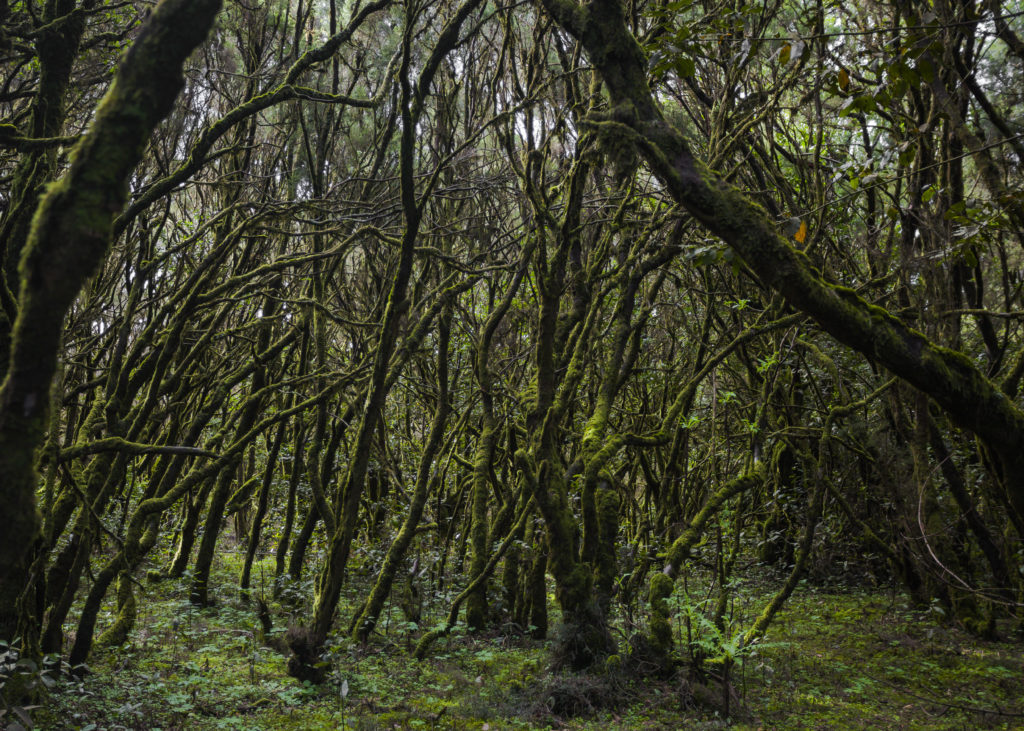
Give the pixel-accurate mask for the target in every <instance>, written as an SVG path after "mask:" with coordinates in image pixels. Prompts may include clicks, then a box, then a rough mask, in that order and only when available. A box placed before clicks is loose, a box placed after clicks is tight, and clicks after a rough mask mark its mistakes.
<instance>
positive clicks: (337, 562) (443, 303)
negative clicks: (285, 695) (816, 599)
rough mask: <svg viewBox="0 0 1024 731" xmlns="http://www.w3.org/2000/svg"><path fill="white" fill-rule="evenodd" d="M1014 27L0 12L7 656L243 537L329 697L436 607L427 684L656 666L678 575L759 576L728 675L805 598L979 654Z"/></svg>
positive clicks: (1017, 417)
mask: <svg viewBox="0 0 1024 731" xmlns="http://www.w3.org/2000/svg"><path fill="white" fill-rule="evenodd" d="M1022 12H1024V11H1022V10H1021V8H1020V4H1019V3H1016V2H1010V1H1008V0H1007V1H1006V2H1002V1H1001V0H990V1H987V2H979V3H975V2H959V3H949V2H946V1H945V0H936V1H935V2H932V3H923V4H920V3H919V4H913V3H903V2H893V3H887V2H857V3H838V2H829V3H826V2H823V1H822V0H813V1H810V0H792V1H789V2H781V0H778V1H775V0H765V1H764V2H761V3H754V2H744V1H743V0H735V1H729V2H718V1H717V0H706V1H705V0H671V1H666V0H631V1H630V2H622V0H590V2H587V3H583V4H580V3H577V2H576V1H575V0H540V1H539V2H535V3H501V2H494V1H493V0H486V1H485V0H405V1H404V2H395V1H392V0H374V1H373V2H369V3H365V2H363V0H350V2H338V1H337V0H294V1H293V0H287V1H285V0H260V1H256V2H248V3H247V2H241V1H235V0H233V1H231V2H227V3H225V4H224V5H223V7H221V3H220V2H219V0H198V1H196V2H186V1H185V0H160V2H159V3H158V4H156V5H155V6H150V5H149V4H146V3H131V2H126V3H96V2H76V0H46V2H42V3H38V2H34V1H32V0H30V1H28V2H3V3H0V49H2V62H0V63H2V69H3V86H2V87H0V177H2V180H3V184H2V186H0V266H2V270H3V271H2V277H0V305H2V307H0V377H2V378H3V381H2V387H0V500H2V504H3V505H4V506H5V508H4V528H3V530H0V639H8V640H10V639H14V638H15V637H18V638H20V639H21V642H22V645H23V651H24V652H25V653H26V654H28V655H35V656H39V655H42V654H45V653H62V654H65V655H66V656H67V658H68V660H69V662H70V664H71V665H72V666H75V665H79V664H81V663H84V662H86V661H87V660H88V659H89V657H90V655H91V653H93V651H94V649H95V648H96V647H97V646H118V645H120V644H121V643H122V642H124V641H125V639H126V638H127V637H129V635H130V633H131V632H132V630H133V626H134V623H135V621H136V616H137V611H138V601H139V594H140V592H143V591H144V589H143V588H142V587H141V586H140V585H139V582H138V580H139V577H141V576H142V575H143V574H144V573H145V572H146V571H148V572H149V573H150V575H151V576H152V577H153V578H157V577H160V578H169V579H176V580H179V581H186V582H187V585H188V596H189V600H190V602H191V603H192V604H194V605H196V606H207V605H209V604H211V603H212V602H213V601H214V596H215V595H216V594H217V593H218V592H224V591H225V587H222V586H216V585H215V584H214V582H213V579H212V577H213V573H212V572H213V569H214V566H215V563H216V561H217V560H218V551H219V550H221V549H222V548H223V547H224V546H225V545H228V544H230V545H237V546H239V547H240V550H241V551H242V552H243V554H244V560H243V562H242V568H241V570H240V575H239V576H238V577H237V591H238V592H240V596H241V597H242V598H244V599H246V600H249V599H253V600H254V601H256V602H257V603H259V604H260V605H261V606H262V607H263V610H262V611H263V612H266V611H267V610H266V597H264V596H262V595H261V596H258V597H257V596H256V595H255V594H254V590H253V581H254V578H253V577H254V570H256V567H259V566H263V565H264V563H261V562H265V563H266V565H267V566H270V567H272V574H273V580H272V582H271V584H272V590H273V594H274V596H275V597H276V598H278V599H280V600H282V601H286V602H287V603H289V606H291V608H292V609H291V612H290V614H291V618H292V624H293V626H292V628H291V629H290V630H289V632H288V637H287V649H286V653H287V655H288V670H289V673H290V674H292V675H294V676H295V677H297V678H299V679H305V680H312V681H316V682H319V681H322V680H323V679H324V677H325V673H326V670H327V666H326V665H325V663H324V662H322V657H323V653H324V651H325V647H326V646H327V645H328V644H329V642H330V638H331V637H332V636H334V637H337V636H340V635H348V636H351V637H353V638H355V639H356V640H357V641H358V642H360V643H367V642H373V640H374V637H375V633H377V632H378V630H379V627H378V623H379V620H380V618H381V615H382V612H383V611H384V608H385V606H386V605H387V604H388V602H389V601H391V602H395V603H401V605H402V606H403V608H404V609H405V610H406V612H407V616H408V617H409V619H410V621H413V622H419V616H420V615H419V610H418V606H419V605H421V604H422V592H424V591H428V590H432V591H437V590H439V589H440V587H451V588H452V589H453V592H452V594H451V595H450V602H448V605H447V612H446V615H447V616H446V618H445V619H444V620H443V621H441V622H440V624H437V625H436V626H434V627H432V628H430V629H427V628H423V629H422V630H421V629H420V628H419V627H417V633H416V637H415V643H414V646H411V647H410V651H411V652H412V653H413V655H414V656H415V657H416V658H419V659H423V658H426V657H428V656H429V655H430V653H431V652H432V647H433V646H434V644H435V643H436V641H437V640H438V639H439V638H441V637H443V636H445V635H447V634H448V633H450V632H451V631H452V630H453V629H454V628H456V627H458V626H461V625H463V624H464V625H465V626H466V627H468V628H469V629H470V630H473V631H478V632H484V631H489V630H492V629H494V628H496V627H501V626H514V627H516V628H517V629H518V631H520V632H522V633H524V634H529V635H532V636H533V637H535V638H544V637H547V636H548V635H549V633H550V636H551V640H552V641H551V648H552V660H553V666H554V667H555V668H567V669H572V670H577V671H588V672H595V671H601V672H604V671H606V670H607V669H608V668H609V667H611V666H610V665H609V662H610V661H609V658H613V659H614V660H612V661H611V662H612V665H615V666H616V667H618V665H617V663H621V664H624V666H626V667H628V668H629V669H630V671H631V672H637V673H646V674H653V675H662V676H664V675H666V674H671V673H672V672H675V670H676V669H677V668H678V667H680V666H681V665H684V664H699V663H700V662H701V658H700V656H699V654H695V653H694V651H693V650H692V648H687V647H680V646H678V642H677V639H675V638H674V637H673V632H672V629H671V627H670V623H669V608H668V604H667V601H668V599H669V598H670V596H672V595H673V592H678V591H679V588H678V586H677V582H678V580H679V579H680V578H681V577H685V576H686V575H687V573H688V572H689V571H690V569H691V567H692V566H696V565H703V566H704V567H705V568H706V569H707V571H708V572H709V574H708V575H709V576H710V577H711V581H712V584H713V586H714V592H715V597H716V599H715V603H713V605H712V606H711V607H710V609H709V610H708V617H709V619H710V621H711V622H712V623H714V624H715V625H716V626H717V627H718V628H719V630H722V629H723V628H724V627H725V622H726V620H725V617H726V613H727V610H726V608H727V606H728V602H729V599H730V591H731V589H730V587H731V586H732V579H733V577H735V576H739V575H742V574H743V573H744V572H749V571H750V570H751V568H750V567H751V566H755V567H758V568H756V569H754V570H757V571H770V572H777V573H778V576H779V581H778V582H777V586H776V588H775V591H774V593H773V595H772V596H770V597H768V598H767V600H766V602H765V605H764V607H763V609H762V610H761V611H759V612H758V615H757V618H756V619H755V620H754V621H753V622H749V623H747V624H746V625H744V626H742V627H738V628H736V630H737V632H738V635H737V636H739V637H741V638H742V639H741V640H740V642H741V645H740V646H741V647H742V646H747V647H749V646H751V645H752V644H754V643H757V642H759V641H761V640H762V638H763V637H764V636H765V633H766V632H768V631H769V628H770V626H771V622H772V620H773V618H774V617H775V615H776V613H777V612H778V611H779V609H780V607H781V606H782V605H783V603H784V602H785V601H786V600H787V599H788V598H789V597H790V596H791V595H792V593H793V592H794V591H795V590H796V589H797V587H798V585H799V583H800V581H801V580H802V579H805V578H808V577H809V578H810V579H811V580H819V579H821V578H822V577H825V576H833V577H840V578H844V579H848V580H850V581H854V582H867V583H872V582H875V583H877V582H884V581H888V580H890V579H891V580H893V581H897V582H899V584H900V586H901V587H902V589H903V590H904V591H905V592H907V594H908V595H909V596H910V597H911V599H912V601H914V602H917V603H919V604H920V605H922V606H929V605H937V606H940V607H941V608H942V611H943V613H944V614H945V615H946V616H947V617H948V618H949V621H952V622H957V623H959V624H960V625H961V626H963V627H965V628H966V629H967V630H969V631H970V632H972V633H975V634H977V635H979V636H986V637H993V636H996V635H998V634H1004V633H1006V632H1007V631H1011V630H1010V629H1009V628H1010V627H1016V626H1019V622H1020V620H1021V614H1020V600H1021V596H1022V590H1024V583H1022V577H1024V571H1022V567H1024V548H1022V543H1021V539H1022V537H1024V405H1022V402H1021V379H1022V377H1024V331H1022V329H1021V321H1022V317H1024V315H1022V313H1024V302H1022V297H1024V275H1022V265H1024V256H1022V247H1024V182H1022V181H1024V179H1022V176H1021V173H1020V170H1021V169H1022V167H1021V160H1022V158H1024V116H1022V110H1024V99H1022V98H1021V94H1022V90H1024V42H1022V41H1021V38H1020V35H1019V34H1018V32H1017V30H1016V29H1017V28H1019V27H1020V16H1021V14H1022ZM840 567H842V568H840ZM352 582H357V583H359V582H361V583H359V587H360V588H359V591H358V601H357V604H356V606H355V607H353V608H348V609H347V610H346V611H344V612H342V613H340V614H339V611H338V610H339V598H340V597H341V594H342V591H343V589H344V587H345V586H346V585H351V584H352ZM549 582H550V588H551V589H552V591H553V594H554V600H555V601H554V604H553V605H550V606H549V601H548V589H549ZM110 602H112V603H113V607H114V609H115V612H114V614H115V616H114V617H113V618H112V619H111V620H107V619H105V614H104V610H103V608H104V606H106V604H105V603H110ZM556 608H557V610H556ZM553 611H555V612H556V614H552V615H551V616H552V619H551V621H550V622H549V614H551V613H552V612H553ZM268 621H269V620H268ZM556 626H557V628H556ZM725 634H728V633H725ZM723 636H725V635H723ZM282 649H284V648H282Z"/></svg>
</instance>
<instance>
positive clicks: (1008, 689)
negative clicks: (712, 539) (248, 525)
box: [32, 554, 1024, 731]
mask: <svg viewBox="0 0 1024 731" xmlns="http://www.w3.org/2000/svg"><path fill="white" fill-rule="evenodd" d="M234 563H235V561H234V560H233V558H232V556H231V554H226V555H225V557H224V561H223V564H222V565H221V566H220V567H219V574H218V575H217V576H215V579H214V582H212V585H215V584H217V583H218V582H219V586H220V590H219V591H218V592H216V596H217V604H216V606H215V607H213V608H210V609H195V608H193V607H191V605H189V603H188V601H187V583H186V582H185V581H170V580H165V581H160V582H156V583H150V584H148V585H146V586H145V587H142V588H140V590H139V591H140V592H145V593H144V595H143V596H141V597H140V600H139V616H138V621H137V623H136V627H135V631H134V632H133V634H132V637H131V639H130V641H129V642H128V643H126V644H125V645H124V646H122V647H120V648H114V649H106V650H102V651H97V652H95V653H94V656H93V661H92V663H91V665H90V668H91V670H92V671H93V672H91V673H89V674H88V675H86V676H85V677H84V679H82V680H80V681H74V680H70V681H69V680H64V681H62V682H61V683H59V684H58V685H57V686H56V688H55V689H54V690H53V692H52V693H51V695H50V697H49V699H48V700H46V701H45V703H44V705H43V706H42V707H41V708H39V709H35V710H33V711H32V713H33V715H34V717H35V718H34V721H35V723H36V728H38V729H60V730H62V731H63V730H64V729H80V730H88V731H102V730H107V731H114V730H115V729H162V730H163V731H171V730H172V729H183V730H186V729H187V730H189V731H191V730H192V729H196V730H203V729H235V730H238V731H241V730H243V729H261V730H262V729H344V728H355V729H484V730H486V731H491V730H494V731H497V730H498V729H517V728H572V729H605V728H619V729H658V728H664V729H679V728H701V729H712V728H724V727H734V728H748V729H759V728H780V729H856V728H863V729H896V728H900V729H976V728H1024V643H1021V642H1020V641H1017V642H1012V641H1000V642H990V641H984V640H979V639H977V638H975V637H972V636H970V635H968V634H966V633H965V632H963V631H962V630H960V629H958V628H956V627H953V626H950V625H948V624H944V623H943V622H942V617H941V616H940V615H941V613H940V612H938V611H920V610H918V609H912V608H909V607H908V605H907V603H906V600H905V598H904V597H902V596H901V595H900V594H896V593H891V592H890V593H887V592H886V591H885V590H879V591H864V590H852V589H845V590H843V589H836V588H830V589H829V590H827V591H826V590H823V589H821V588H817V589H816V588H815V587H813V586H807V585H804V586H802V587H801V588H800V589H798V591H797V593H796V594H795V595H794V596H793V598H792V599H791V600H790V601H789V602H788V603H787V604H786V606H785V607H784V609H783V611H782V612H781V613H780V614H779V616H778V618H777V619H776V621H775V622H774V624H773V625H772V627H771V629H770V631H769V636H768V638H767V641H766V642H765V643H764V644H763V645H760V646H759V647H758V648H757V650H756V651H755V652H750V653H749V654H745V655H743V656H742V657H741V658H740V660H739V661H738V662H737V663H736V664H735V665H734V666H733V669H732V672H731V682H730V684H729V685H730V688H731V692H730V702H729V706H730V707H729V709H728V717H727V715H726V709H725V707H724V704H723V691H722V684H721V683H720V682H719V681H718V680H716V679H715V678H714V675H715V674H714V673H713V672H712V673H711V674H710V675H711V678H710V679H709V681H708V683H707V684H706V685H703V684H700V683H698V682H696V681H695V680H693V679H692V678H691V677H688V673H687V672H686V670H685V669H683V670H681V671H680V672H679V673H678V675H677V677H675V678H673V679H669V680H638V679H630V678H627V677H623V676H621V674H619V675H616V674H604V675H590V676H574V675H566V674H552V673H550V672H549V671H548V670H547V668H546V665H547V662H548V655H547V645H546V643H544V642H540V641H533V640H529V639H527V638H524V637H523V636H521V635H519V636H511V635H508V634H498V633H493V634H486V635H480V636H472V635H469V634H465V633H459V632H455V633H454V634H453V635H451V636H450V637H449V638H448V639H445V640H441V641H440V642H438V643H437V644H436V645H435V646H434V648H433V651H432V654H431V656H430V657H429V659H427V660H424V661H422V662H416V661H414V660H413V659H411V656H410V654H409V650H410V648H411V647H412V645H413V643H414V639H415V634H416V630H415V626H411V625H410V624H409V623H408V622H405V621H404V620H401V613H400V612H399V610H398V609H397V608H395V609H394V610H391V611H390V614H389V617H387V618H384V621H383V622H382V627H381V636H379V637H377V638H376V639H375V640H374V641H373V642H371V643H370V644H369V645H368V646H365V647H360V646H358V645H356V644H354V643H352V642H350V641H348V640H338V642H337V644H336V645H335V646H333V647H332V648H331V653H332V654H331V658H330V659H331V670H330V680H329V682H327V683H325V684H324V685H322V686H319V687H317V686H312V685H310V684H308V683H306V684H302V683H299V682H297V681H295V680H293V679H291V678H289V677H288V676H287V675H286V673H285V658H284V657H283V656H282V655H281V654H279V653H278V652H276V651H274V650H273V649H271V648H269V647H260V646H259V643H258V642H256V641H255V636H256V635H255V632H254V629H255V627H256V626H258V622H257V620H256V615H255V613H254V611H253V608H252V607H251V605H249V604H248V603H246V602H243V601H241V600H240V599H239V598H238V592H237V589H236V588H234V585H233V583H232V578H231V577H232V575H237V572H236V571H235V570H234V569H235V567H234V565H233V564H234ZM259 575H260V574H259V571H258V570H257V572H256V576H257V577H259ZM774 588H775V587H774V586H772V585H771V584H770V583H763V584H755V583H747V584H743V585H741V586H738V587H736V588H735V590H734V596H735V597H736V599H734V600H733V602H732V605H731V615H732V620H733V622H734V624H735V626H736V627H737V628H739V627H742V626H746V625H747V624H749V621H750V620H751V618H752V617H753V616H755V614H756V613H757V612H759V611H760V609H761V607H762V606H763V605H764V603H765V602H766V601H767V600H768V599H769V598H770V597H771V594H772V591H773V589H774ZM691 589H692V586H691ZM255 593H257V594H258V593H259V581H258V580H257V588H256V590H255ZM354 595H355V589H353V596H354ZM444 601H445V599H444V597H441V598H439V599H438V601H437V602H436V603H435V606H433V608H432V609H430V608H428V612H429V611H432V616H425V617H424V620H423V624H424V625H425V626H427V625H428V623H432V622H436V621H437V618H438V617H440V616H441V614H442V612H443V611H445V610H444V606H443V605H444ZM272 607H273V609H274V610H275V613H276V616H275V629H274V631H273V633H272V635H271V636H272V638H273V637H280V636H282V635H283V632H284V625H286V624H287V615H286V611H287V610H286V609H284V608H282V606H281V605H280V604H277V603H274V604H273V605H272ZM677 608H679V609H680V611H679V617H680V619H678V621H677V623H676V630H677V642H678V641H679V640H682V639H684V638H685V637H686V636H687V630H686V627H685V625H686V620H685V617H686V616H687V615H688V616H690V618H691V620H690V625H689V627H690V637H691V639H693V637H694V632H696V631H697V630H699V629H700V628H701V627H703V628H704V631H705V632H707V631H708V630H709V628H710V627H711V626H712V625H710V623H706V622H704V623H703V624H701V623H700V622H697V621H696V619H695V618H696V616H697V614H696V612H695V611H694V608H693V607H687V606H681V607H677ZM111 609H112V608H111ZM687 610H689V611H687ZM342 616H345V613H344V612H343V614H342ZM554 619H555V617H554V613H553V616H552V621H553V620H554ZM107 621H109V616H108V618H107ZM1003 634H1004V636H1006V635H1008V634H1010V628H1008V627H1007V628H1005V631H1004V632H1003ZM719 640H721V638H719ZM725 641H726V643H727V644H728V642H729V640H728V638H726V639H725ZM278 644H279V643H278ZM741 653H742V651H741ZM709 667H711V668H712V669H713V668H714V667H715V666H714V665H709ZM717 667H718V668H719V669H720V668H721V666H720V665H719V666H717Z"/></svg>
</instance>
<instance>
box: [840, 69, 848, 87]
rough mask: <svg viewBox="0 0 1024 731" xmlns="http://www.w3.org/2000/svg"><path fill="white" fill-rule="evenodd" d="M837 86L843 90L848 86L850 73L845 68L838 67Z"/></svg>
mask: <svg viewBox="0 0 1024 731" xmlns="http://www.w3.org/2000/svg"><path fill="white" fill-rule="evenodd" d="M839 88H840V89H842V90H843V91H846V90H847V89H849V88H850V74H848V73H847V72H846V69H839Z"/></svg>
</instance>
